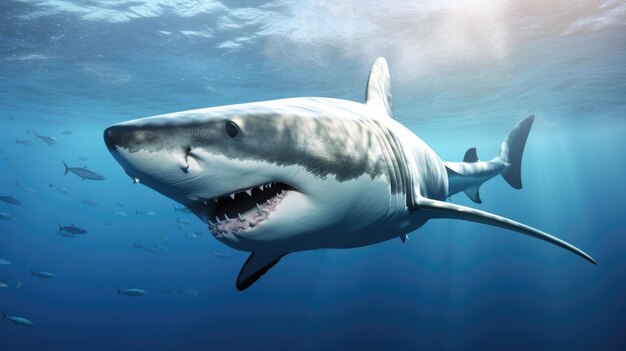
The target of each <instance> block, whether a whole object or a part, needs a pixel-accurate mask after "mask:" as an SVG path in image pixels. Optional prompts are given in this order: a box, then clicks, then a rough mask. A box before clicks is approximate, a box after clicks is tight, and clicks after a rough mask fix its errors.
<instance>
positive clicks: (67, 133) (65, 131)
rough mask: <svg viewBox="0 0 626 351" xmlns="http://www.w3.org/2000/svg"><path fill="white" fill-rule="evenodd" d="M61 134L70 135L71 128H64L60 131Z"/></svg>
mask: <svg viewBox="0 0 626 351" xmlns="http://www.w3.org/2000/svg"><path fill="white" fill-rule="evenodd" d="M61 134H62V135H72V131H71V130H64V131H62V132H61Z"/></svg>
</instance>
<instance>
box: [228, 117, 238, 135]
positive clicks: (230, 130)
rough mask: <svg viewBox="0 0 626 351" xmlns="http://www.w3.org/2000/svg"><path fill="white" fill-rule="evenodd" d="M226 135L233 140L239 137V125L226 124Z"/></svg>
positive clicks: (233, 123)
mask: <svg viewBox="0 0 626 351" xmlns="http://www.w3.org/2000/svg"><path fill="white" fill-rule="evenodd" d="M226 134H228V136H229V137H231V138H235V137H237V135H238V134H239V127H238V126H237V124H235V122H232V121H231V122H228V123H226Z"/></svg>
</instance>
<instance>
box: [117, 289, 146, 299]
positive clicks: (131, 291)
mask: <svg viewBox="0 0 626 351" xmlns="http://www.w3.org/2000/svg"><path fill="white" fill-rule="evenodd" d="M115 292H116V293H117V295H126V296H128V297H138V296H144V295H146V294H147V293H148V292H147V291H145V290H141V289H127V290H120V289H115Z"/></svg>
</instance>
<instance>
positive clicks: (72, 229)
mask: <svg viewBox="0 0 626 351" xmlns="http://www.w3.org/2000/svg"><path fill="white" fill-rule="evenodd" d="M57 225H58V226H59V233H61V232H65V233H69V234H73V235H76V234H87V231H86V230H85V229H83V228H78V227H76V226H74V225H73V224H72V225H66V226H63V225H61V224H60V223H57Z"/></svg>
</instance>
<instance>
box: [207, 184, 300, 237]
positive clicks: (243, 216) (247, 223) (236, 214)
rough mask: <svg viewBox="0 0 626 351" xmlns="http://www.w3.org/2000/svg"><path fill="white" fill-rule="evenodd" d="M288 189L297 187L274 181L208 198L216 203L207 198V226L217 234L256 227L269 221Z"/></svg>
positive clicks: (226, 233)
mask: <svg viewBox="0 0 626 351" xmlns="http://www.w3.org/2000/svg"><path fill="white" fill-rule="evenodd" d="M289 190H295V189H294V188H293V187H291V186H290V185H288V184H285V183H277V182H272V183H266V184H261V185H255V186H253V187H250V188H247V189H242V190H239V191H235V192H233V193H226V194H225V195H222V196H219V197H215V198H212V199H209V200H211V201H213V202H214V204H213V203H210V201H207V202H209V203H210V204H209V205H208V206H207V225H208V227H209V229H210V230H211V232H212V233H213V235H215V236H216V237H221V236H224V235H231V234H237V233H240V232H242V231H245V230H247V229H250V228H254V227H256V226H257V225H258V224H259V223H261V222H263V221H265V220H267V218H268V217H269V216H270V214H271V213H273V212H274V211H275V210H276V206H277V205H278V204H279V203H280V202H281V201H282V200H283V199H284V198H285V196H286V195H287V193H288V191H289ZM222 217H223V218H224V220H222V219H221V218H222ZM231 218H234V220H233V219H231Z"/></svg>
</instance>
